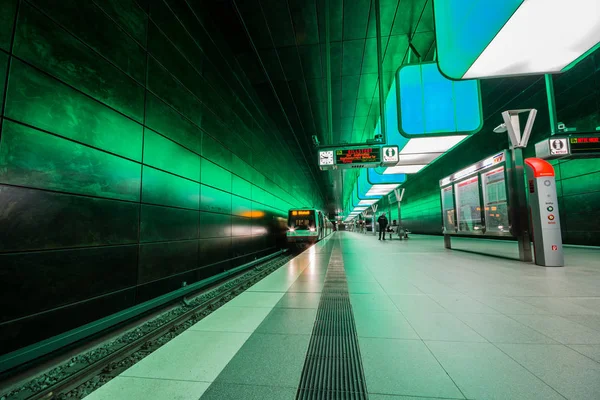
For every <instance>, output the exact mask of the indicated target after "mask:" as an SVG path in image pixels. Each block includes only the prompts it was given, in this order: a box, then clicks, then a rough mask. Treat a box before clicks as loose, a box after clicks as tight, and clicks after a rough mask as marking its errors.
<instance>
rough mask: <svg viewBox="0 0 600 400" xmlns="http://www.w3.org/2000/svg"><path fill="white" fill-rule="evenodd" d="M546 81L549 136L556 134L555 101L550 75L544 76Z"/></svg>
mask: <svg viewBox="0 0 600 400" xmlns="http://www.w3.org/2000/svg"><path fill="white" fill-rule="evenodd" d="M544 79H545V81H546V97H547V98H548V115H549V117H550V135H554V134H555V133H556V128H557V126H558V123H557V122H556V101H555V97H554V81H553V80H552V75H550V74H546V75H544Z"/></svg>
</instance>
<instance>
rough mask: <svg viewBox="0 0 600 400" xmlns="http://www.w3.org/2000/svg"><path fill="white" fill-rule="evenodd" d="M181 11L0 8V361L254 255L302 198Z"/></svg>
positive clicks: (217, 44)
mask: <svg viewBox="0 0 600 400" xmlns="http://www.w3.org/2000/svg"><path fill="white" fill-rule="evenodd" d="M191 3H193V2H189V1H185V0H130V1H121V0H94V1H76V0H65V1H57V0H19V1H18V0H0V9H1V10H2V11H1V12H0V93H1V94H6V101H5V103H4V104H0V110H3V114H2V119H1V125H2V128H1V130H0V280H1V281H2V282H4V283H5V285H6V286H7V288H6V289H5V291H4V292H3V293H2V294H0V302H1V304H0V306H1V307H2V308H3V309H6V310H9V311H7V312H6V313H4V314H3V316H2V319H1V320H0V341H1V342H2V348H1V350H0V353H6V352H9V351H12V350H15V349H17V348H19V347H23V346H26V345H29V344H32V343H33V342H35V341H38V340H42V339H45V338H47V337H49V336H52V335H55V334H59V333H61V332H64V331H66V330H69V329H72V328H76V327H78V326H81V325H82V324H84V323H88V322H91V321H93V320H94V319H97V318H101V317H103V316H106V315H109V314H111V313H114V312H117V311H121V310H123V309H125V308H127V307H131V306H132V305H133V304H138V303H141V302H143V301H146V300H149V299H152V298H153V297H156V296H160V295H162V294H165V293H167V292H169V291H171V290H175V289H178V288H180V287H181V286H182V285H183V284H184V282H185V283H187V284H189V283H193V282H196V281H198V280H200V279H205V278H208V277H210V276H212V275H214V274H216V273H219V272H222V271H225V270H227V269H229V268H232V267H234V266H237V265H240V264H242V263H244V262H248V261H251V260H253V259H254V258H256V257H260V256H263V255H266V254H268V253H269V252H272V251H274V250H275V244H276V243H281V242H282V240H281V238H282V236H281V235H282V234H283V233H282V232H281V231H279V230H275V229H274V226H273V224H274V222H273V221H275V220H276V219H278V218H282V217H285V215H286V214H287V210H288V209H289V208H291V207H300V206H306V205H312V199H314V198H316V197H317V196H318V195H316V194H315V193H316V192H317V190H318V189H317V188H315V187H314V186H313V185H312V181H311V180H310V179H307V177H306V176H305V175H304V173H301V172H298V171H300V169H301V168H304V167H303V166H300V165H298V163H297V161H290V160H292V159H294V158H292V157H291V154H292V153H291V149H290V148H288V147H287V146H286V145H285V144H283V143H287V141H286V140H285V138H284V137H283V136H280V137H278V136H277V135H282V133H283V132H284V131H278V130H277V127H276V124H275V123H274V122H273V121H271V120H270V119H269V118H268V117H267V112H266V109H265V107H264V105H263V104H262V103H259V102H257V100H256V99H257V98H258V97H257V95H256V93H255V92H254V91H253V90H254V89H252V85H251V83H250V81H249V80H248V79H247V77H246V75H245V72H244V68H242V67H241V66H240V65H239V64H238V60H237V59H236V58H234V57H233V53H232V52H231V51H229V50H228V49H227V48H226V46H225V45H224V41H223V38H222V37H221V35H222V32H223V30H225V29H227V27H215V26H213V25H212V24H213V22H212V21H213V18H211V17H210V15H208V14H210V13H211V12H212V11H214V9H215V7H226V5H225V4H221V5H218V4H217V3H215V4H213V5H212V6H211V7H197V6H196V5H195V6H194V7H195V8H194V9H191V8H190V5H191ZM17 9H18V12H16V11H17ZM211 10H212V11H211ZM15 21H16V25H15V24H14V22H15ZM13 32H14V37H13ZM7 78H8V79H7ZM5 82H8V86H7V87H6V88H5V87H4V84H5ZM0 99H1V100H0V101H2V102H4V96H0ZM286 129H287V128H286ZM286 132H287V131H286ZM294 160H295V159H294ZM309 203H311V204H309ZM276 235H277V236H278V237H276ZM23 299H25V300H23Z"/></svg>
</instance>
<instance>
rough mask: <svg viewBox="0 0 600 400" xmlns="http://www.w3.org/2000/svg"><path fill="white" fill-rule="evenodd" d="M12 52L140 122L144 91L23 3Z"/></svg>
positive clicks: (142, 112) (142, 113)
mask: <svg viewBox="0 0 600 400" xmlns="http://www.w3.org/2000/svg"><path fill="white" fill-rule="evenodd" d="M73 17H76V15H74V16H73ZM13 52H14V54H15V55H16V56H17V57H19V58H20V59H22V60H25V61H27V62H29V63H31V64H32V65H35V66H36V67H38V68H40V69H42V70H44V71H46V72H48V73H50V74H52V75H53V76H55V77H57V78H58V79H60V80H62V81H64V82H66V83H67V84H69V85H72V86H74V87H76V88H77V89H79V90H81V91H82V92H84V93H86V94H88V95H90V96H91V97H93V98H95V99H97V100H99V101H102V102H103V103H105V104H108V105H109V106H111V107H114V108H115V109H116V110H118V111H120V112H122V113H124V114H125V115H128V116H130V117H132V118H134V119H135V120H136V121H139V122H142V121H143V116H144V88H143V87H142V86H140V85H139V84H137V83H136V82H135V81H134V80H133V79H131V78H130V77H129V76H127V75H126V74H125V73H123V72H121V71H120V70H118V69H117V68H116V67H115V66H114V65H112V64H111V63H109V62H108V61H106V60H105V59H103V58H101V57H99V55H98V54H97V53H94V52H93V51H92V50H91V49H90V48H89V47H87V46H86V45H85V44H84V43H82V42H81V41H79V40H78V39H76V38H75V37H73V36H72V35H70V34H69V33H68V32H66V31H65V30H64V29H62V28H61V27H59V26H58V25H57V24H55V23H53V22H52V21H51V20H50V19H49V18H47V17H46V16H45V15H43V14H42V13H41V12H40V11H38V10H36V9H35V8H34V7H33V6H31V5H30V4H29V3H27V2H22V3H21V7H20V10H19V18H18V20H17V29H16V37H15V42H14V48H13Z"/></svg>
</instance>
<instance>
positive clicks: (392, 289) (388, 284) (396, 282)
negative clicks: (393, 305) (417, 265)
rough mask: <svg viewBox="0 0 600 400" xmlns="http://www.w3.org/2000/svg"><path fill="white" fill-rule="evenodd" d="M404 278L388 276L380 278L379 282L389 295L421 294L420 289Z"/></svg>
mask: <svg viewBox="0 0 600 400" xmlns="http://www.w3.org/2000/svg"><path fill="white" fill-rule="evenodd" d="M405 279H406V278H403V277H401V276H400V277H397V278H395V279H394V278H389V279H384V280H381V281H380V282H379V283H380V284H381V287H382V288H383V290H385V292H386V293H387V294H389V295H402V294H408V295H416V294H423V292H422V291H421V290H419V289H418V288H417V287H416V286H415V285H413V284H411V283H409V282H406V281H405Z"/></svg>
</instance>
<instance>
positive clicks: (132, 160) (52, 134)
mask: <svg viewBox="0 0 600 400" xmlns="http://www.w3.org/2000/svg"><path fill="white" fill-rule="evenodd" d="M4 119H5V120H7V121H11V122H14V123H15V124H18V125H23V126H26V127H28V128H30V129H33V130H36V131H38V132H43V133H45V134H48V135H51V136H55V137H58V138H60V139H63V140H66V141H69V142H73V143H77V144H79V145H82V146H85V147H88V148H90V149H94V150H97V151H101V152H102V153H106V154H110V155H111V156H115V157H119V158H122V159H124V160H127V161H131V162H134V163H136V164H139V165H142V163H140V162H139V161H137V160H134V159H132V158H129V157H125V156H122V155H120V154H117V153H113V152H111V151H108V150H104V149H102V148H100V147H96V146H92V145H90V144H87V143H84V142H81V141H79V140H76V139H72V138H69V137H66V136H62V135H61V134H59V133H54V132H50V131H47V130H46V129H43V128H38V127H37V126H35V125H31V124H28V123H27V122H23V121H19V120H16V119H14V118H10V117H4Z"/></svg>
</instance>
